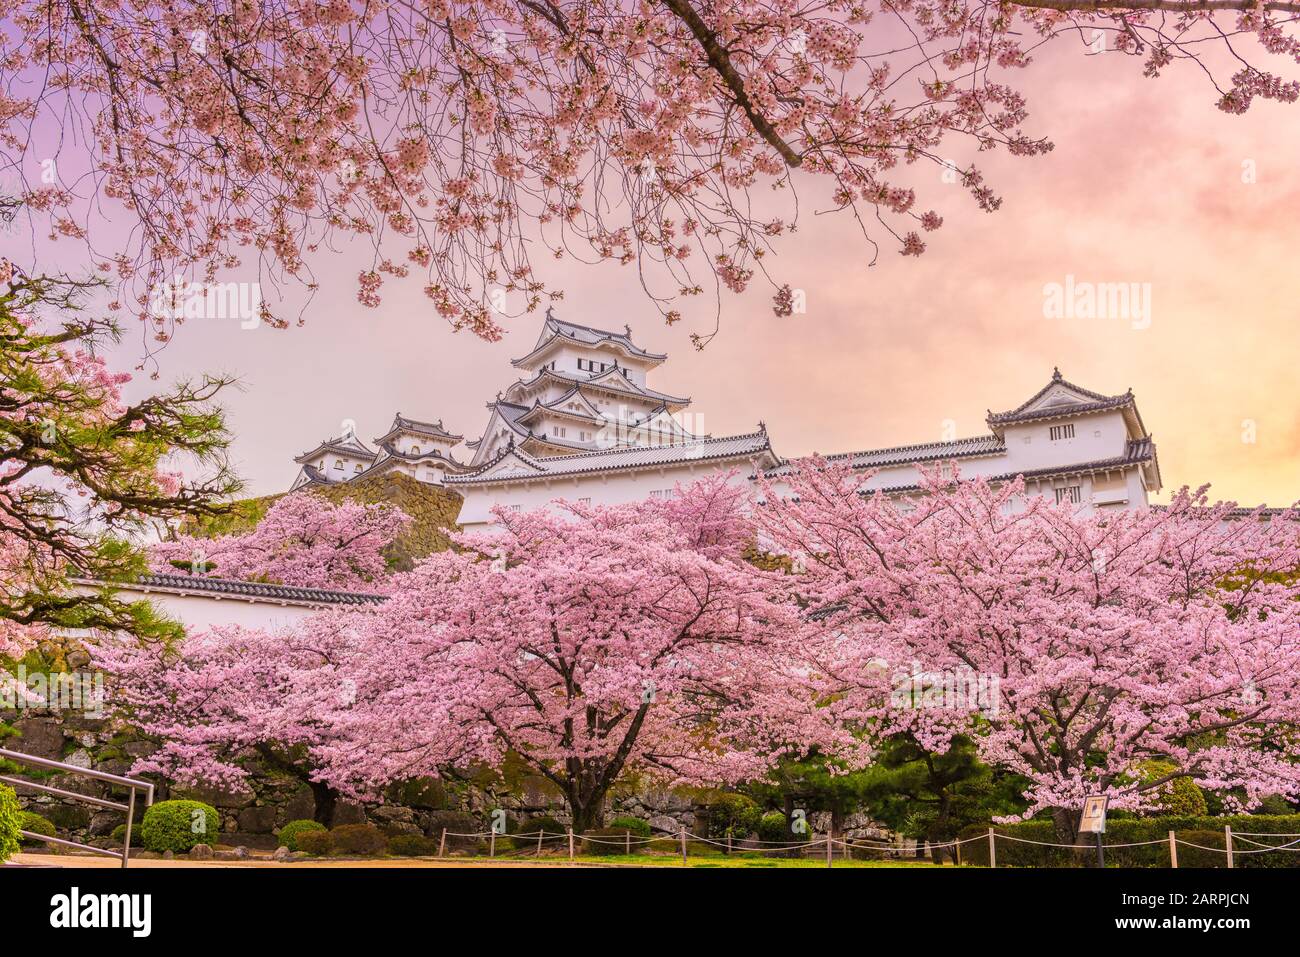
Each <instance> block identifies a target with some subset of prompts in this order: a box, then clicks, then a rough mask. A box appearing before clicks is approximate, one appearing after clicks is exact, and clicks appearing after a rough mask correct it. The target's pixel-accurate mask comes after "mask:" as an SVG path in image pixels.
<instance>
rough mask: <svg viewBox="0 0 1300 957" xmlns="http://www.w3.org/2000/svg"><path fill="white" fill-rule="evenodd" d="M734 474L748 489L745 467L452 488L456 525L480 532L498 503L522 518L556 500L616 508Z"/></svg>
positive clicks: (700, 467)
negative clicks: (715, 476)
mask: <svg viewBox="0 0 1300 957" xmlns="http://www.w3.org/2000/svg"><path fill="white" fill-rule="evenodd" d="M733 469H735V472H736V474H735V475H734V476H733V477H732V481H733V482H735V483H736V484H743V485H748V481H749V476H750V475H752V474H753V473H754V467H753V466H752V465H751V464H749V463H745V464H743V465H740V466H734V465H728V466H723V467H721V468H719V467H718V466H716V465H713V464H710V463H701V464H681V465H675V466H670V467H665V468H662V469H654V470H646V471H640V472H614V473H607V474H605V475H593V476H579V477H575V478H570V479H562V480H561V479H557V480H552V481H546V482H538V481H534V482H516V483H514V484H510V485H505V486H501V485H492V486H488V487H483V486H473V485H469V486H465V485H452V486H449V488H453V489H455V490H456V491H457V492H458V493H460V495H461V497H462V498H463V499H464V503H463V504H462V505H461V510H460V518H459V519H458V521H459V523H460V525H461V526H462V527H464V528H466V529H470V530H472V529H481V528H486V527H488V526H490V525H491V524H492V522H493V517H492V515H491V512H490V510H491V508H492V506H493V505H495V504H497V503H498V502H499V503H500V504H502V505H506V506H516V505H517V506H519V510H520V511H523V512H528V511H532V510H533V509H536V508H544V507H547V508H549V507H551V504H552V502H553V501H554V500H555V499H568V500H570V501H576V500H577V499H580V498H590V499H591V500H592V502H594V503H596V504H605V505H620V504H623V503H624V502H638V501H641V500H642V499H645V498H648V497H649V496H650V493H651V492H655V491H671V490H672V488H673V487H674V486H675V485H677V484H678V483H681V484H684V485H685V484H689V483H691V482H693V481H696V480H697V479H700V478H703V477H705V476H706V475H713V474H716V473H717V472H719V471H723V472H727V471H732V470H733Z"/></svg>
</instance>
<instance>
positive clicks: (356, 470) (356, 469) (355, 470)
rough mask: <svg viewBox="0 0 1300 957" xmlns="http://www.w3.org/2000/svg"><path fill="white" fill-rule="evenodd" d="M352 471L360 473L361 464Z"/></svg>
mask: <svg viewBox="0 0 1300 957" xmlns="http://www.w3.org/2000/svg"><path fill="white" fill-rule="evenodd" d="M352 471H354V472H360V471H361V463H360V462H358V463H357V464H356V467H355V468H353V469H352Z"/></svg>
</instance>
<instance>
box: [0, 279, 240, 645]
mask: <svg viewBox="0 0 1300 957" xmlns="http://www.w3.org/2000/svg"><path fill="white" fill-rule="evenodd" d="M86 291H87V284H84V283H78V282H74V281H71V280H67V279H61V278H51V277H39V276H27V275H24V274H22V273H21V272H18V271H15V269H14V268H13V266H12V265H11V264H10V263H9V262H8V261H7V260H3V259H0V654H3V653H6V652H7V653H11V654H17V653H20V652H21V651H22V650H23V649H24V647H26V646H28V645H30V644H31V643H32V642H33V641H35V640H37V639H40V638H43V637H45V636H47V635H48V634H49V633H50V629H53V630H55V631H66V630H68V629H80V628H96V629H107V630H124V631H128V632H130V633H133V634H136V635H143V636H153V637H158V636H161V635H167V634H173V633H174V632H175V626H174V625H172V624H171V623H169V622H166V621H164V620H162V619H160V618H159V617H158V616H156V615H155V614H154V613H153V612H152V610H151V608H150V606H149V605H148V604H147V603H144V602H135V603H126V602H123V601H121V600H119V599H118V598H116V597H115V596H114V594H113V592H112V588H111V585H109V584H107V583H110V582H112V581H116V580H120V579H122V578H124V577H129V576H130V575H132V574H136V573H139V572H142V571H144V568H145V562H144V557H143V554H142V552H141V551H140V550H139V549H138V548H136V547H135V546H133V545H132V540H133V538H134V537H135V536H137V535H138V534H139V533H141V532H142V531H143V528H144V525H145V523H146V522H149V521H155V520H163V521H166V520H170V519H178V518H185V517H194V516H205V515H216V514H222V513H224V512H225V511H226V510H227V508H228V506H226V505H225V504H224V501H225V500H226V499H227V498H228V497H229V496H230V495H232V494H234V493H235V492H237V491H238V490H239V487H240V486H239V482H238V480H237V479H236V478H235V477H234V476H233V474H232V473H231V472H230V470H229V468H228V467H227V464H226V461H225V450H226V445H227V442H228V438H229V437H228V435H227V433H226V431H225V428H224V423H223V419H222V414H221V410H220V409H219V408H218V407H217V406H216V405H215V404H214V402H213V399H214V398H215V396H216V395H217V393H218V392H219V391H220V389H221V388H222V387H223V386H224V385H225V384H226V380H224V379H219V378H204V379H202V380H201V381H199V382H196V383H187V382H182V383H180V384H178V385H177V386H176V387H175V388H174V389H173V390H171V391H169V392H164V393H158V394H155V395H149V396H145V397H143V398H141V399H140V400H138V401H136V402H133V403H132V402H127V401H126V400H125V399H124V398H123V395H122V387H123V385H124V384H125V383H126V382H127V381H129V379H130V376H129V375H126V374H124V373H118V372H114V371H112V370H111V369H109V368H108V366H107V365H106V364H105V362H104V360H103V358H102V357H100V356H97V355H96V354H95V350H96V348H97V346H102V344H103V343H105V342H107V341H110V340H111V339H112V337H113V336H114V335H115V333H116V327H115V326H114V325H113V324H112V323H110V322H107V321H105V320H102V319H96V318H90V317H86V316H84V315H82V314H80V313H79V312H78V309H79V307H80V301H81V296H82V295H83V294H84V293H85V292H86ZM182 466H189V467H190V471H191V472H192V473H193V476H194V477H191V478H185V477H183V476H182V475H181V474H180V472H179V471H178V470H179V469H180V468H181V467H182ZM74 578H80V579H85V580H91V581H102V582H105V583H106V584H105V585H104V587H103V588H94V587H93V586H86V587H82V588H77V587H74V583H73V581H72V579H74Z"/></svg>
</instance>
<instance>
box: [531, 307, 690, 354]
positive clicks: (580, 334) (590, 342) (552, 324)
mask: <svg viewBox="0 0 1300 957" xmlns="http://www.w3.org/2000/svg"><path fill="white" fill-rule="evenodd" d="M624 328H625V331H624V332H611V331H609V330H608V329H596V328H594V327H593V326H584V325H580V324H579V323H576V322H565V321H564V320H563V319H556V318H555V317H554V316H552V315H551V310H550V309H547V310H546V322H545V323H544V324H543V325H542V333H541V335H540V336H539V337H538V339H537V345H535V346H533V348H532V351H531V352H529V353H528V355H526V356H523V357H522V358H519V359H515V360H513V362H512V364H513V365H518V364H519V363H521V362H525V361H527V360H528V359H529V357H531V356H532V355H534V354H535V353H536V352H537V351H538V350H540V349H541V348H542V346H544V345H546V343H547V342H549V341H550V340H551V339H553V338H555V337H557V336H558V337H560V338H562V339H568V340H569V341H571V342H576V343H578V344H579V345H584V346H598V345H601V344H602V343H613V344H614V345H617V346H620V347H621V348H622V349H624V350H625V351H626V352H627V353H628V354H629V355H634V356H637V357H638V358H641V359H649V360H652V361H655V362H663V361H664V360H665V359H667V358H668V356H666V355H660V354H659V353H657V352H647V351H646V350H645V349H642V348H641V347H640V346H638V345H637V344H636V343H635V342H633V341H632V329H631V327H630V326H628V327H624Z"/></svg>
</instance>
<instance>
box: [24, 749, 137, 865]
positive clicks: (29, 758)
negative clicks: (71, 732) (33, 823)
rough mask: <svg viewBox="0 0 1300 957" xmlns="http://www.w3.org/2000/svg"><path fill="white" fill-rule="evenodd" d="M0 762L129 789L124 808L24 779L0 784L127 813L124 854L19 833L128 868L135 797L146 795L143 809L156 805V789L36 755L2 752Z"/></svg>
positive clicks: (115, 803)
mask: <svg viewBox="0 0 1300 957" xmlns="http://www.w3.org/2000/svg"><path fill="white" fill-rule="evenodd" d="M0 758H8V759H9V760H10V761H16V762H18V763H20V764H30V765H33V766H34V767H38V768H44V769H45V770H47V771H59V772H62V773H64V774H75V775H79V776H81V777H84V778H92V779H93V780H96V781H104V782H106V783H108V784H116V785H119V786H121V787H124V788H129V789H130V797H129V798H128V799H127V802H126V803H125V804H122V803H120V802H118V801H108V800H105V799H104V798H97V797H91V796H90V795H88V794H78V793H76V792H75V791H65V790H63V789H62V788H56V787H51V786H50V785H48V784H37V783H36V782H35V781H24V780H23V779H22V778H15V777H10V776H9V775H0V782H4V783H6V784H12V785H14V786H16V787H24V788H31V789H32V790H33V791H41V792H43V793H45V794H54V795H57V796H58V797H62V798H68V799H69V800H73V801H82V802H84V803H86V804H93V805H95V806H96V807H106V808H110V809H112V810H116V811H125V812H126V835H125V837H124V838H123V841H122V850H121V852H120V853H119V852H118V851H110V850H107V849H105V848H102V847H94V846H92V845H90V844H79V843H78V842H76V841H69V840H65V839H64V838H61V837H50V836H49V835H48V834H36V833H33V832H32V831H19V832H18V833H19V834H21V835H22V836H23V837H26V838H30V839H32V840H35V841H44V842H45V843H46V844H57V845H59V846H61V847H77V848H81V849H82V850H83V851H90V852H91V853H92V854H104V855H106V856H108V857H116V858H120V859H121V861H122V867H124V868H125V867H126V866H127V865H128V864H129V863H130V860H131V828H133V827H134V826H135V796H136V792H137V791H143V792H144V806H145V807H151V806H152V805H153V793H154V786H153V785H152V784H151V783H149V782H148V781H141V780H139V779H138V778H127V777H122V776H121V775H120V774H109V773H108V772H107V771H94V770H91V769H90V768H79V767H77V766H76V765H75V764H67V763H65V762H63V761H52V760H51V759H49V758H38V757H37V756H36V755H34V754H24V753H23V752H21V751H9V750H7V749H5V748H0Z"/></svg>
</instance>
